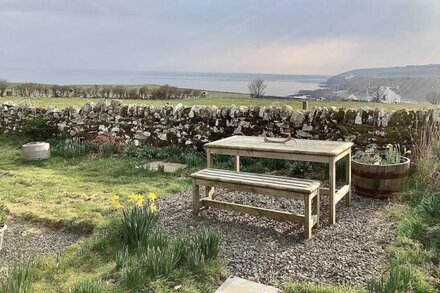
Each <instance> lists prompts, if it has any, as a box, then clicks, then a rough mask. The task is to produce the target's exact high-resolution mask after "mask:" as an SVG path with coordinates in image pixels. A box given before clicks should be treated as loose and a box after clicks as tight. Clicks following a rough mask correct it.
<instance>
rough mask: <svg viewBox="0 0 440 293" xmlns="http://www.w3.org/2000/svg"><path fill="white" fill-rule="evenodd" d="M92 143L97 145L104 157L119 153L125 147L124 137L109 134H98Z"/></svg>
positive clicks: (98, 150) (99, 152)
mask: <svg viewBox="0 0 440 293" xmlns="http://www.w3.org/2000/svg"><path fill="white" fill-rule="evenodd" d="M90 143H91V144H93V145H94V146H96V150H97V152H98V154H99V155H101V156H103V157H109V156H111V155H112V154H116V153H119V152H121V151H122V150H123V148H124V141H123V139H122V138H120V137H116V136H111V135H107V134H100V135H97V136H96V137H95V138H94V139H92V140H91V142H90Z"/></svg>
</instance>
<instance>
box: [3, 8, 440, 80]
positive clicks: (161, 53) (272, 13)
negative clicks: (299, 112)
mask: <svg viewBox="0 0 440 293" xmlns="http://www.w3.org/2000/svg"><path fill="white" fill-rule="evenodd" d="M0 35H1V36H2V38H1V40H0V67H4V68H55V69H92V70H95V69H102V70H153V71H192V72H241V73H283V74H323V75H332V74H337V73H341V72H344V71H347V70H350V69H356V68H366V67H387V66H403V65H407V64H430V63H440V1H438V0H432V1H429V0H414V1H404V0H400V1H397V0H396V1H393V0H381V1H375V0H368V1H360V0H359V1H357V0H346V1H341V0H332V1H319V0H308V1H307V0H304V1H295V0H290V1H283V0H270V1H260V0H246V1H241V0H217V1H213V0H198V1H197V0H186V1H183V0H181V1H178V0H175V1H171V0H161V1H159V0H158V1H145V0H144V1H134V0H125V1H121V0H117V1H116V0H107V1H104V0H75V1H73V0H52V1H51V0H31V1H30V0H0Z"/></svg>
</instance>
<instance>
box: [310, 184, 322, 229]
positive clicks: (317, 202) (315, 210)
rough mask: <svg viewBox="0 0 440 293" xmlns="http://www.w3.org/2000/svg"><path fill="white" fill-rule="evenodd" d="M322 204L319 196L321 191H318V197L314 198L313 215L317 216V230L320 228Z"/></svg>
mask: <svg viewBox="0 0 440 293" xmlns="http://www.w3.org/2000/svg"><path fill="white" fill-rule="evenodd" d="M320 202H321V198H320V194H319V189H318V190H317V191H316V195H315V197H314V198H313V208H312V214H313V215H316V224H315V226H314V227H315V228H318V227H319V213H320V211H319V206H320Z"/></svg>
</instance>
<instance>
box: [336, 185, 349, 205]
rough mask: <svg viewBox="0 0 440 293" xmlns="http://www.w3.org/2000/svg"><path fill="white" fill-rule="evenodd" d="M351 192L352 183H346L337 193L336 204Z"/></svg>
mask: <svg viewBox="0 0 440 293" xmlns="http://www.w3.org/2000/svg"><path fill="white" fill-rule="evenodd" d="M349 192H350V185H348V184H347V185H344V186H343V187H341V188H340V189H339V190H338V191H337V192H336V194H335V204H336V203H338V202H339V201H340V200H341V199H342V198H344V197H345V196H346V195H347V194H348V193H349Z"/></svg>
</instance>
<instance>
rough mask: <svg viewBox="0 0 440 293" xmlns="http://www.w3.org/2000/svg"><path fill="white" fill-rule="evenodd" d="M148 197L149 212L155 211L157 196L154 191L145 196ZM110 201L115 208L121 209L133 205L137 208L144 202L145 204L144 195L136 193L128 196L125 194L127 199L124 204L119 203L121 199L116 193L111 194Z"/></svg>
mask: <svg viewBox="0 0 440 293" xmlns="http://www.w3.org/2000/svg"><path fill="white" fill-rule="evenodd" d="M147 198H148V203H149V205H148V209H149V211H150V212H151V213H155V212H157V205H156V199H157V196H156V194H155V193H153V192H150V193H149V194H148V196H147ZM111 202H112V204H113V206H114V207H115V208H117V209H123V208H131V207H133V206H136V207H139V208H143V207H144V204H145V196H143V195H141V194H138V193H133V194H130V195H129V196H127V201H126V204H125V205H124V204H123V203H121V199H120V197H119V196H118V195H113V196H112V197H111Z"/></svg>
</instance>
